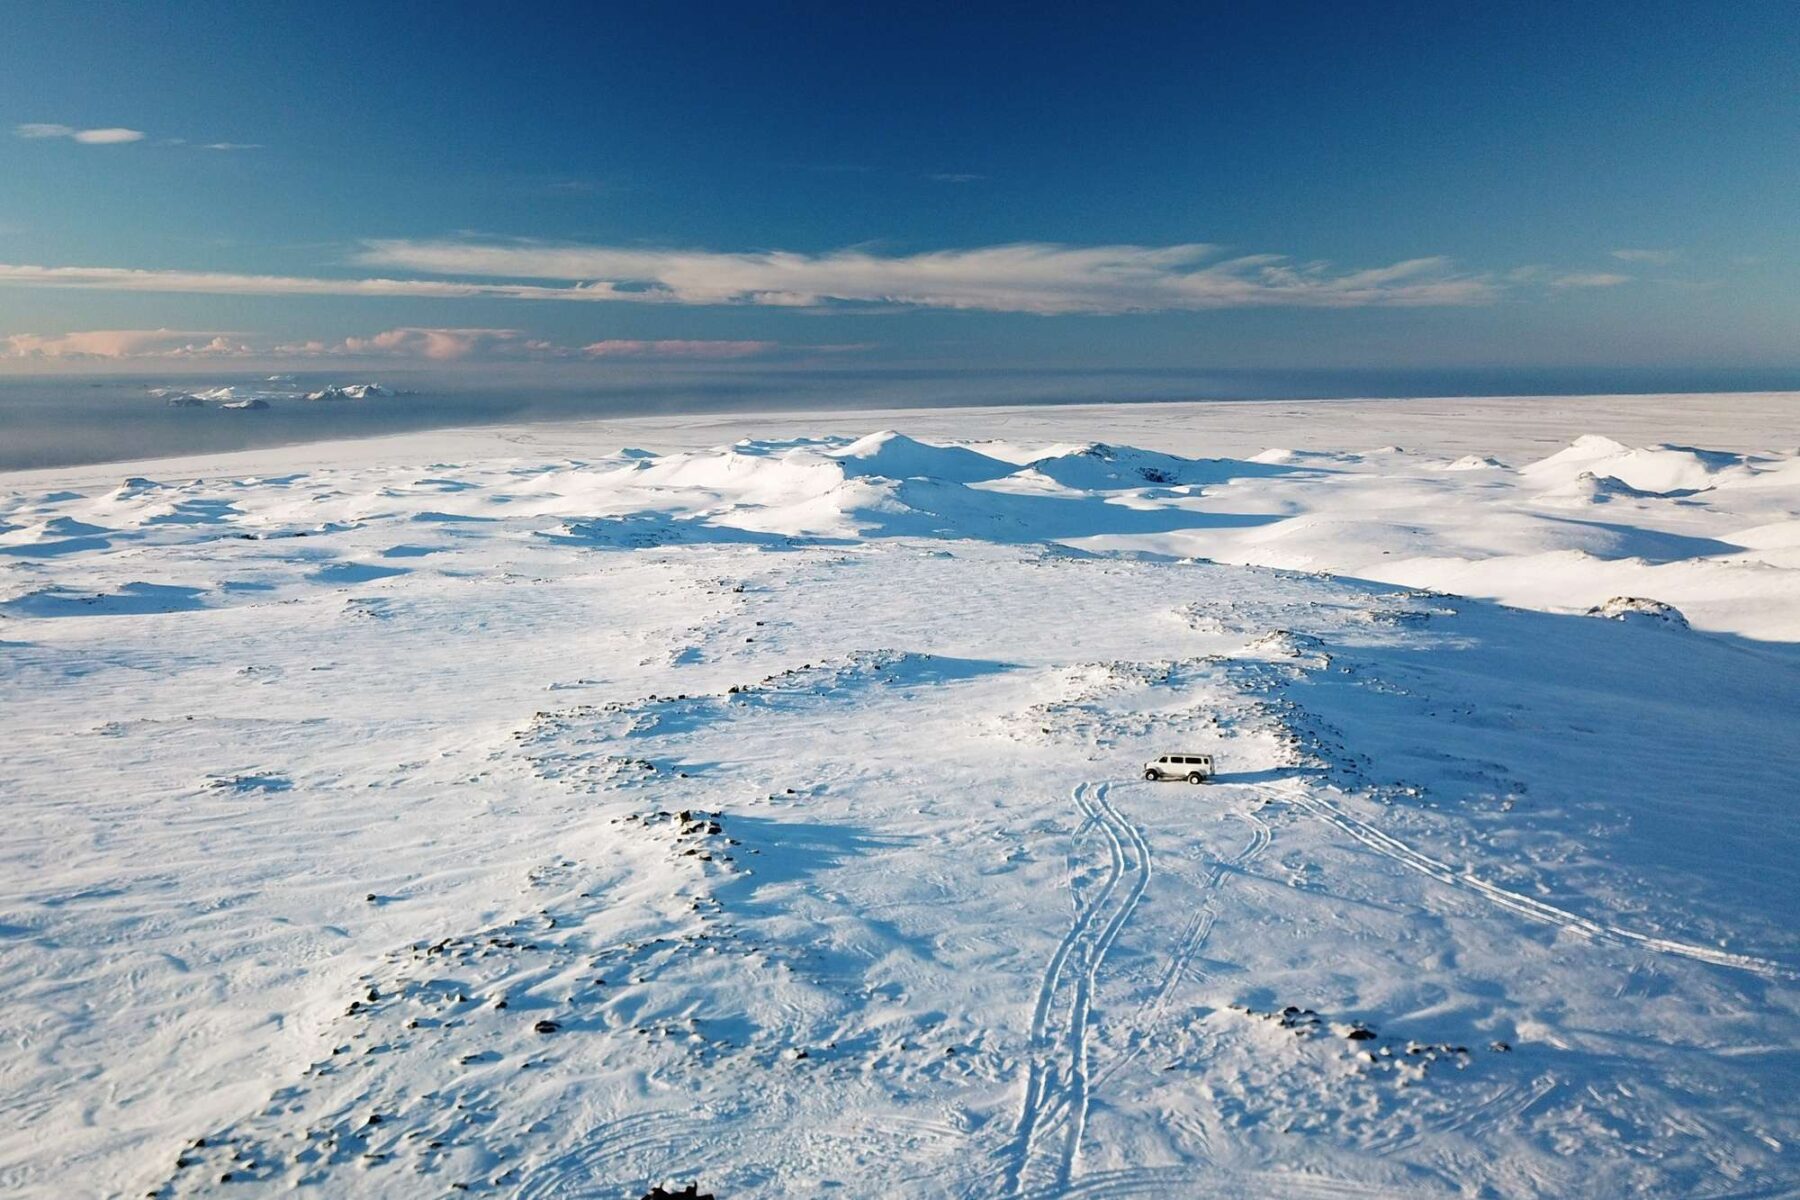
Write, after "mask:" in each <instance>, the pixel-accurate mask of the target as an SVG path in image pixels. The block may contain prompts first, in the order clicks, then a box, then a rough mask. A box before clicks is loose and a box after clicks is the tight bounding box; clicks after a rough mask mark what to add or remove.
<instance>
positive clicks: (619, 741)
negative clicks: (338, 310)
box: [0, 415, 1800, 1200]
mask: <svg viewBox="0 0 1800 1200" xmlns="http://www.w3.org/2000/svg"><path fill="white" fill-rule="evenodd" d="M971 419H972V420H977V419H980V417H979V415H977V417H972V418H971ZM1033 429H1034V426H1033V425H1032V424H1031V423H1030V421H1029V420H1028V419H1024V418H1016V419H1013V420H1010V421H1009V422H1008V424H1007V427H1006V428H1005V429H1004V430H1003V431H1002V432H1003V437H998V438H995V439H993V440H983V439H980V438H965V439H962V440H958V441H952V440H948V439H942V438H939V439H931V438H925V437H915V436H908V435H907V434H903V433H898V432H894V431H891V430H890V431H882V432H877V433H874V434H869V435H867V436H860V437H851V436H837V435H809V436H804V437H755V438H747V439H740V440H738V441H735V442H733V441H731V440H730V439H729V438H722V439H720V444H719V445H717V446H715V447H711V448H698V449H696V448H691V447H690V448H688V449H685V450H679V451H672V452H667V453H663V452H658V451H655V450H643V449H627V450H619V451H617V452H613V453H603V454H596V453H587V454H583V455H581V456H579V457H575V458H547V457H542V456H537V457H530V456H519V455H516V454H515V455H511V456H504V455H499V454H490V455H486V456H482V457H479V458H470V459H467V460H456V459H454V458H442V457H440V458H436V459H435V460H433V459H431V458H428V457H425V456H419V457H413V458H404V457H392V458H389V459H385V460H380V461H346V462H342V463H337V464H331V463H325V464H314V465H306V460H305V459H304V457H301V456H300V452H298V451H296V452H294V453H295V458H294V459H293V460H292V461H291V462H284V461H282V460H281V459H279V457H272V456H271V455H269V454H268V453H266V452H265V453H262V454H259V455H258V456H256V459H255V461H256V462H257V463H258V464H259V468H260V469H259V470H258V471H256V472H251V471H249V470H234V471H218V470H209V471H200V472H198V473H196V472H194V471H191V470H186V469H184V470H182V471H179V472H177V471H174V470H168V471H159V470H158V469H156V468H155V467H154V466H153V465H147V466H144V467H141V468H134V469H136V470H140V471H142V472H144V473H142V474H137V475H134V476H132V477H130V478H127V479H126V480H125V481H124V482H123V483H119V482H118V481H117V480H116V479H115V480H110V481H107V482H105V483H99V482H94V483H92V484H91V485H90V484H88V483H83V482H81V481H79V480H76V481H73V482H68V481H65V482H64V483H58V484H54V485H51V484H47V483H45V482H43V481H41V480H40V479H39V478H38V477H25V476H18V477H14V478H13V479H11V480H8V479H3V478H0V487H5V488H6V490H5V491H4V492H0V719H3V720H4V722H5V724H4V729H5V731H6V745H7V752H6V753H5V754H4V755H3V756H0V794H4V795H6V796H7V798H8V817H9V822H10V831H9V837H8V838H7V839H6V840H5V841H4V842H3V843H0V1035H3V1036H4V1045H5V1046H6V1050H5V1051H4V1052H0V1096H3V1097H4V1105H5V1110H6V1115H7V1117H8V1120H7V1121H6V1123H5V1124H4V1126H0V1181H3V1183H4V1186H5V1188H6V1189H7V1190H8V1191H9V1193H12V1194H20V1195H41V1196H60V1195H67V1194H72V1193H80V1194H98V1195H118V1196H126V1195H138V1196H141V1195H145V1194H155V1195H157V1196H160V1197H170V1196H187V1195H217V1194H226V1195H273V1194H277V1193H280V1194H289V1193H298V1194H302V1195H318V1196H392V1195H438V1194H464V1193H467V1194H477V1195H482V1194H485V1195H507V1196H543V1197H549V1196H596V1197H600V1196H606V1197H612V1196H638V1195H643V1194H644V1193H646V1192H648V1191H649V1190H650V1188H651V1187H653V1186H655V1185H658V1184H671V1185H677V1184H684V1183H687V1182H697V1183H698V1184H699V1185H700V1187H701V1190H702V1191H713V1192H715V1193H716V1194H717V1195H719V1196H721V1197H732V1198H734V1200H735V1198H738V1197H756V1196H767V1197H776V1196H791V1195H825V1194H832V1193H834V1192H835V1193H841V1194H844V1195H895V1196H959V1197H976V1196H982V1197H985V1196H993V1195H1019V1196H1122V1195H1167V1194H1176V1195H1196V1196H1208V1195H1214V1196H1321V1197H1323V1196H1332V1197H1343V1196H1381V1197H1439V1196H1446V1197H1447V1196H1468V1195H1505V1196H1526V1197H1545V1198H1549V1197H1561V1196H1567V1195H1574V1194H1579V1195H1586V1196H1594V1197H1613V1196H1617V1197H1625V1196H1638V1195H1682V1196H1693V1197H1710V1198H1713V1200H1723V1198H1724V1197H1727V1196H1733V1197H1736V1196H1752V1195H1781V1194H1787V1193H1791V1192H1793V1191H1794V1190H1796V1188H1800V1170H1797V1168H1796V1165H1795V1162H1794V1158H1793V1150H1792V1147H1793V1146H1794V1145H1795V1143H1796V1140H1797V1139H1800V1117H1797V1116H1796V1113H1795V1110H1794V1107H1793V1105H1792V1102H1791V1096H1792V1095H1793V1094H1794V1089H1795V1084H1796V1061H1795V1057H1794V1054H1793V1051H1792V1046H1793V1045H1794V1040H1795V1035H1796V1030H1797V1029H1800V1021H1797V1011H1796V1010H1797V1008H1800V934H1797V933H1796V930H1795V927H1794V922H1793V920H1792V914H1793V910H1794V901H1795V897H1796V895H1800V875H1797V874H1796V868H1795V866H1794V864H1795V863H1796V861H1800V854H1797V852H1800V845H1796V841H1795V837H1796V835H1795V829H1796V826H1795V823H1794V821H1793V819H1792V818H1793V813H1792V805H1793V797H1794V794H1795V792H1794V787H1793V780H1794V779H1795V778H1796V777H1797V776H1800V741H1797V740H1796V738H1795V736H1794V722H1793V716H1792V714H1793V713H1795V712H1796V711H1800V535H1796V532H1795V531H1796V530H1800V467H1797V466H1796V463H1797V462H1800V458H1797V456H1796V455H1795V454H1794V453H1792V452H1750V451H1747V450H1746V449H1744V448H1743V447H1742V446H1738V447H1736V448H1734V449H1733V450H1732V451H1731V452H1729V453H1727V452H1715V451H1710V450H1705V449H1697V448H1694V447H1691V446H1676V445H1641V446H1633V445H1628V444H1624V443H1621V442H1617V441H1613V440H1609V439H1605V438H1596V437H1585V436H1584V437H1580V438H1579V439H1578V440H1574V441H1573V442H1572V444H1570V445H1568V446H1567V447H1566V448H1563V449H1559V450H1558V449H1551V450H1546V452H1544V453H1541V454H1536V455H1521V454H1519V453H1518V452H1517V447H1516V445H1515V446H1496V447H1495V448H1494V450H1493V452H1491V453H1490V452H1489V451H1487V450H1485V449H1480V448H1475V449H1468V450H1467V452H1466V453H1465V452H1464V451H1465V449H1466V448H1464V447H1458V448H1456V450H1455V452H1454V453H1445V452H1443V451H1442V450H1440V449H1431V450H1423V451H1421V450H1403V449H1399V448H1397V447H1392V446H1383V447H1381V448H1379V449H1376V450H1360V449H1356V448H1354V447H1352V448H1349V449H1340V450H1320V449H1316V448H1315V449H1310V450H1290V449H1277V450H1274V451H1271V452H1268V453H1256V454H1250V453H1243V454H1240V455H1220V456H1217V457H1188V456H1183V455H1179V454H1174V453H1171V452H1169V451H1167V450H1166V449H1164V450H1149V449H1139V448H1133V447H1131V446H1127V445H1121V444H1118V442H1117V440H1116V439H1114V440H1109V441H1098V440H1081V439H1076V440H1069V439H1067V438H1066V437H1064V436H1062V435H1063V431H1062V430H1060V429H1059V430H1056V431H1054V433H1053V432H1052V431H1050V430H1049V429H1047V428H1046V429H1044V430H1043V431H1042V432H1043V436H1039V437H1034V436H1032V434H1033ZM1096 432H1098V429H1096ZM1287 432H1288V433H1290V434H1291V430H1288V431H1287ZM1268 433H1269V437H1268V441H1269V442H1271V443H1279V442H1282V441H1289V440H1290V438H1289V437H1284V436H1282V433H1283V431H1282V430H1279V429H1274V428H1271V429H1270V430H1269V431H1268ZM1159 444H1161V443H1159ZM1181 751H1196V752H1201V753H1208V754H1211V755H1213V756H1214V758H1215V760H1216V762H1217V763H1218V769H1219V776H1218V778H1217V779H1216V780H1215V781H1214V782H1213V783H1211V784H1209V785H1207V786H1205V787H1192V786H1189V785H1186V784H1165V785H1157V784H1151V783H1147V782H1145V781H1144V780H1143V779H1142V773H1141V764H1142V763H1143V761H1144V760H1145V759H1147V758H1150V757H1154V756H1155V755H1157V754H1163V753H1170V752H1181Z"/></svg>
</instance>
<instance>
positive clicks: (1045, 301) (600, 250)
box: [355, 239, 1495, 315]
mask: <svg viewBox="0 0 1800 1200" xmlns="http://www.w3.org/2000/svg"><path fill="white" fill-rule="evenodd" d="M355 261H357V262H359V263H361V264H363V265H366V266H378V267H388V268H399V269H403V270H406V271H410V272H416V273H425V274H434V275H446V276H449V275H463V276H475V277H478V278H493V279H538V280H561V281H566V282H567V284H568V285H570V286H582V287H588V288H593V287H598V288H603V289H606V290H607V292H608V294H609V295H610V296H612V297H614V298H621V299H634V300H639V301H644V302H661V303H674V304H711V305H762V306H784V307H818V306H822V305H831V304H863V305H881V306H893V307H910V308H942V309H971V310H982V311H989V312H1018V313H1039V314H1046V315H1049V314H1060V313H1129V312H1160V311H1172V310H1200V309H1214V308H1248V307H1272V306H1293V307H1313V308H1354V307H1370V306H1414V305H1459V304H1480V303H1484V302H1486V301H1489V300H1491V299H1493V298H1494V295H1495V287H1494V284H1493V283H1492V282H1491V281H1489V280H1488V279H1486V278H1485V277H1482V276H1478V275H1471V274H1467V273H1463V272H1459V271H1457V270H1456V269H1455V268H1454V267H1453V266H1452V264H1451V263H1450V262H1449V260H1447V259H1444V258H1438V257H1429V258H1417V259H1411V260H1408V261H1405V262H1400V263H1394V264H1392V265H1389V266H1385V267H1378V268H1374V269H1370V270H1352V271H1344V270H1339V269H1336V268H1334V267H1332V266H1331V265H1330V264H1327V263H1321V262H1312V263H1296V262H1294V261H1292V260H1290V259H1288V258H1285V257H1283V256H1280V255H1268V254H1259V255H1247V256H1238V257H1222V256H1221V253H1220V250H1219V248H1218V247H1215V246H1209V245H1201V244H1187V245H1177V246H1133V245H1116V246H1065V245H1056V244H1043V243H1020V244H1013V245H1003V246H989V247H981V248H976V249H967V250H936V251H927V252H924V253H920V254H911V255H880V254H874V253H871V252H869V251H866V250H861V249H846V250H838V251H832V252H830V253H826V254H801V253H794V252H788V251H758V252H752V253H721V252H716V251H704V250H642V249H636V248H620V247H605V246H557V245H546V244H539V243H529V242H507V243H496V242H471V241H413V240H405V239H395V240H383V241H372V242H369V243H367V244H366V245H365V246H364V248H363V250H362V251H361V252H360V253H359V254H357V255H356V256H355Z"/></svg>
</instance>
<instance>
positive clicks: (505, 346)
mask: <svg viewBox="0 0 1800 1200" xmlns="http://www.w3.org/2000/svg"><path fill="white" fill-rule="evenodd" d="M867 348H868V347H867V346H866V345H857V346H794V347H784V346H782V345H781V344H780V343H779V342H764V341H723V340H703V339H679V338H668V339H661V340H650V341H637V340H626V339H613V340H606V341H598V342H590V343H588V344H587V345H585V346H565V345H561V344H559V343H556V342H551V341H547V340H545V339H542V338H538V337H534V336H532V335H531V334H529V333H526V332H525V331H523V330H519V329H484V328H467V329H456V328H446V329H438V328H430V327H426V326H404V327H401V328H398V329H388V330H383V331H382V332H380V333H373V334H368V335H366V336H361V337H347V338H343V339H342V340H337V341H325V340H310V341H304V342H281V341H275V340H272V339H269V338H266V337H260V338H259V337H255V336H253V335H248V334H238V333H222V332H217V331H213V330H206V331H195V330H180V329H98V330H86V331H81V332H75V333H57V334H35V333H18V334H13V335H11V336H9V337H0V360H30V361H38V362H78V361H99V360H126V359H153V360H155V359H189V360H200V359H242V358H256V359H266V360H270V361H274V360H280V361H301V360H306V359H365V360H367V359H412V360H423V361H427V362H455V361H458V360H461V359H469V358H475V359H558V358H561V359H577V358H590V359H606V358H635V359H684V358H685V359H736V358H750V357H754V356H758V355H766V354H775V353H778V352H780V351H783V350H794V351H805V352H819V353H844V352H851V351H855V350H862V349H867Z"/></svg>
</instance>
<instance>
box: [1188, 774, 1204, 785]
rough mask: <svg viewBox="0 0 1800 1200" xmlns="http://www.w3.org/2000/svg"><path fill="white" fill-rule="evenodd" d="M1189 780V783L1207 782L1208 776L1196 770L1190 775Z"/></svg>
mask: <svg viewBox="0 0 1800 1200" xmlns="http://www.w3.org/2000/svg"><path fill="white" fill-rule="evenodd" d="M1188 782H1189V783H1205V782H1206V776H1204V775H1202V774H1201V773H1200V772H1198V771H1195V772H1194V773H1193V774H1191V775H1189V776H1188Z"/></svg>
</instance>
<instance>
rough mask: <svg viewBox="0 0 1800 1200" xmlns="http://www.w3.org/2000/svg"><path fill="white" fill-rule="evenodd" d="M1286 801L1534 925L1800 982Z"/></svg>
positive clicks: (1799, 975)
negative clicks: (1550, 900)
mask: <svg viewBox="0 0 1800 1200" xmlns="http://www.w3.org/2000/svg"><path fill="white" fill-rule="evenodd" d="M1282 797H1283V798H1284V799H1287V800H1288V801H1290V802H1292V803H1293V804H1295V805H1298V806H1299V807H1300V808H1302V809H1304V810H1306V811H1307V812H1310V813H1312V814H1313V815H1314V816H1316V817H1319V818H1321V819H1323V820H1325V821H1328V822H1329V823H1331V824H1332V825H1335V826H1337V828H1339V829H1341V830H1343V831H1344V832H1345V833H1347V834H1349V835H1350V836H1351V837H1353V838H1355V839H1356V840H1357V841H1359V842H1361V843H1362V844H1363V845H1365V846H1367V847H1368V848H1369V849H1371V850H1373V851H1375V853H1377V854H1379V855H1381V856H1382V857H1384V858H1389V859H1392V860H1393V861H1395V862H1397V863H1399V864H1400V865H1401V866H1404V867H1407V868H1409V869H1410V870H1413V871H1417V872H1419V873H1420V874H1422V875H1427V876H1430V877H1431V878H1432V879H1435V880H1437V881H1438V882H1439V883H1444V884H1448V885H1449V886H1451V887H1454V888H1459V889H1461V890H1463V891H1466V892H1473V893H1475V894H1476V895H1478V896H1481V897H1482V898H1484V899H1486V900H1488V901H1489V902H1491V903H1493V904H1495V905H1498V906H1499V907H1501V908H1504V909H1507V910H1508V911H1510V912H1514V913H1517V914H1519V915H1520V916H1523V917H1529V918H1530V919H1532V920H1534V921H1541V922H1543V923H1544V924H1547V925H1554V926H1556V927H1557V928H1559V929H1564V930H1567V931H1568V932H1570V933H1575V934H1580V935H1581V936H1583V937H1586V938H1590V939H1592V940H1594V941H1599V942H1610V943H1612V944H1613V945H1619V946H1632V947H1636V948H1638V949H1643V950H1651V951H1654V952H1656V953H1658V954H1667V955H1673V956H1675V957H1678V958H1691V959H1694V960H1696V961H1699V962H1704V963H1711V964H1712V965H1713V966H1716V967H1730V968H1732V969H1733V970H1738V971H1749V972H1751V973H1752V974H1756V975H1762V976H1764V977H1766V978H1770V979H1789V980H1793V979H1800V970H1796V969H1794V968H1792V967H1789V966H1787V965H1785V964H1783V963H1778V962H1773V961H1771V960H1769V959H1766V958H1758V957H1756V956H1754V955H1750V954H1734V953H1732V952H1731V951H1729V950H1715V949H1713V948H1711V947H1709V946H1696V945H1692V944H1691V943H1688V942H1677V941H1673V940H1671V939H1669V938H1661V937H1655V936H1653V935H1651V934H1647V933H1638V932H1637V931H1635V930H1631V929H1621V928H1620V927H1618V926H1616V925H1607V924H1604V923H1602V922H1600V921H1595V920H1592V919H1590V918H1588V917H1583V916H1578V915H1576V914H1575V913H1572V912H1569V911H1567V910H1566V909H1561V908H1557V907H1556V906H1555V905H1553V904H1546V903H1544V902H1543V901H1542V900H1534V899H1532V898H1531V897H1530V896H1524V895H1521V894H1519V893H1518V892H1513V891H1508V890H1507V889H1506V888H1503V887H1500V886H1498V885H1496V884H1492V883H1488V882H1487V881H1486V880H1483V879H1479V878H1477V877H1476V876H1474V875H1473V874H1470V873H1469V872H1468V871H1467V870H1462V871H1459V870H1457V869H1456V868H1454V867H1452V866H1450V865H1449V864H1448V863H1444V862H1440V861H1438V860H1437V859H1435V858H1432V857H1431V856H1430V855H1428V854H1423V853H1421V852H1419V851H1417V850H1415V849H1413V848H1412V847H1411V846H1409V845H1407V844H1406V843H1405V842H1403V841H1401V840H1400V839H1399V838H1397V837H1394V836H1392V835H1391V834H1387V833H1383V832H1382V831H1381V830H1379V829H1376V828H1375V827H1374V826H1373V825H1368V824H1365V823H1364V822H1362V821H1359V820H1357V819H1356V818H1355V817H1353V816H1351V815H1350V814H1349V813H1347V812H1345V811H1344V810H1343V809H1342V808H1340V807H1339V806H1338V805H1336V804H1334V803H1332V802H1331V801H1330V800H1327V799H1325V798H1324V797H1323V796H1321V795H1317V794H1314V793H1310V792H1307V791H1306V790H1304V789H1303V788H1293V789H1290V790H1288V791H1286V792H1285V793H1283V794H1282Z"/></svg>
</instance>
